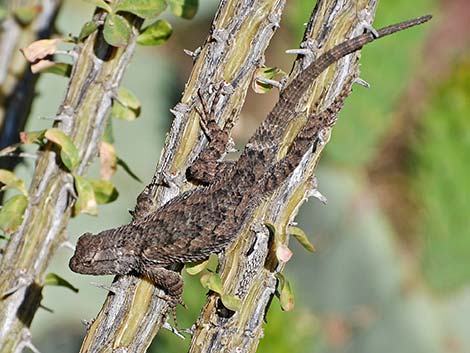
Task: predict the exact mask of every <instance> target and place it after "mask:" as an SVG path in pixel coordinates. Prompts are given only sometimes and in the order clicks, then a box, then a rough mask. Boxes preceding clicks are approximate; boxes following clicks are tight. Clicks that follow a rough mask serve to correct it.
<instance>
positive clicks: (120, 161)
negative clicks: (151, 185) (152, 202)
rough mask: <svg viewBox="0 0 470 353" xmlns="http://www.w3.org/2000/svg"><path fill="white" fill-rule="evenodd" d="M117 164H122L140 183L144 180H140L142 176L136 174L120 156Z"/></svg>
mask: <svg viewBox="0 0 470 353" xmlns="http://www.w3.org/2000/svg"><path fill="white" fill-rule="evenodd" d="M117 165H118V166H121V167H122V169H124V170H125V172H126V173H127V174H129V175H130V176H131V177H132V179H134V180H137V181H138V182H139V183H141V182H142V180H140V178H139V177H138V176H137V175H135V174H134V172H133V171H132V170H131V168H129V166H128V165H127V163H126V162H124V161H123V160H122V159H121V158H119V157H118V159H117Z"/></svg>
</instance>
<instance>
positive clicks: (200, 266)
mask: <svg viewBox="0 0 470 353" xmlns="http://www.w3.org/2000/svg"><path fill="white" fill-rule="evenodd" d="M208 264H209V259H207V260H204V261H200V262H190V263H187V264H186V265H185V268H186V272H187V273H188V275H191V276H194V275H197V274H198V273H201V272H202V271H204V270H205V269H206V267H207V265H208Z"/></svg>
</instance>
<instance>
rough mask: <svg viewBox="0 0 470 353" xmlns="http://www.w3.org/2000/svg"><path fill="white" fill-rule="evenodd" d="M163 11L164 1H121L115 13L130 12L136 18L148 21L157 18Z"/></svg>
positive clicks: (164, 7)
mask: <svg viewBox="0 0 470 353" xmlns="http://www.w3.org/2000/svg"><path fill="white" fill-rule="evenodd" d="M165 9H166V1H165V0H122V1H121V2H120V4H119V5H118V7H117V8H116V12H117V11H124V12H130V13H133V14H134V15H136V16H139V17H142V18H145V19H149V18H155V17H157V16H158V15H160V14H161V13H162V12H163V10H165Z"/></svg>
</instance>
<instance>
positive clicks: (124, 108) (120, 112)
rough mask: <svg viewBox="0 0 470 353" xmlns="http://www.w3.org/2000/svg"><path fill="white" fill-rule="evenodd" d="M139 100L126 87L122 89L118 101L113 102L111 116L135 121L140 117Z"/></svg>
mask: <svg viewBox="0 0 470 353" xmlns="http://www.w3.org/2000/svg"><path fill="white" fill-rule="evenodd" d="M140 107H141V103H140V101H139V99H138V98H137V97H136V96H135V95H134V93H132V92H131V91H129V90H128V89H126V88H124V87H120V88H119V91H118V96H117V99H115V100H114V101H113V106H112V108H111V115H112V116H114V117H115V118H118V119H122V120H127V121H131V120H135V119H136V118H137V117H138V116H139V115H140Z"/></svg>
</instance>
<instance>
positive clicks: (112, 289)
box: [90, 282, 116, 294]
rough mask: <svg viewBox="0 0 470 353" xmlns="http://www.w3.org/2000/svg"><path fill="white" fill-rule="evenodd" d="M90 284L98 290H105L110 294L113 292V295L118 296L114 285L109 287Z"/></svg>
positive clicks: (100, 284) (94, 283)
mask: <svg viewBox="0 0 470 353" xmlns="http://www.w3.org/2000/svg"><path fill="white" fill-rule="evenodd" d="M90 284H91V285H92V286H95V287H97V288H100V289H104V290H106V291H108V292H111V293H113V294H116V289H114V288H113V286H112V285H111V286H107V285H105V284H102V283H96V282H90Z"/></svg>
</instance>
